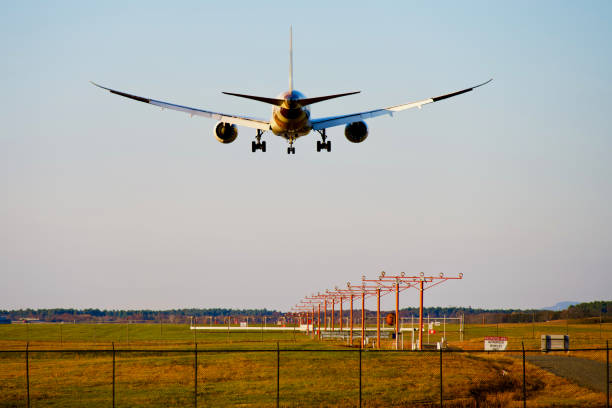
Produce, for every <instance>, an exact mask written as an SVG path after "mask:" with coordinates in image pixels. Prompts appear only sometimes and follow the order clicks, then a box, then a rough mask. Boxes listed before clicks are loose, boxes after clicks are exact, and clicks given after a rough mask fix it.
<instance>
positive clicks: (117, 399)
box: [0, 343, 610, 408]
mask: <svg viewBox="0 0 612 408" xmlns="http://www.w3.org/2000/svg"><path fill="white" fill-rule="evenodd" d="M291 346H292V345H291V344H289V343H276V346H275V347H273V348H265V349H203V348H199V349H198V345H197V343H196V345H195V346H194V347H193V348H180V349H138V350H137V349H119V348H115V347H114V345H113V346H112V347H110V348H107V349H87V350H82V349H74V350H68V349H63V350H43V349H30V348H29V347H27V348H26V349H25V350H23V349H22V350H3V351H0V361H1V367H0V407H19V406H23V407H41V406H66V407H71V406H75V407H76V406H88V407H97V406H105V407H108V406H112V407H128V406H130V407H133V406H147V407H157V406H159V407H167V406H184V407H188V406H193V407H197V406H201V407H204V406H215V407H223V406H252V407H259V406H262V407H280V406H282V407H294V406H295V407H297V406H331V407H334V406H338V407H347V406H353V407H390V406H399V407H437V406H440V407H453V408H459V407H527V406H529V407H550V406H564V407H572V406H575V407H608V408H609V406H610V405H609V404H610V361H609V358H610V350H609V347H608V346H606V347H605V348H583V349H571V350H570V351H569V352H567V351H553V352H547V353H543V352H541V351H540V350H534V349H529V350H524V349H522V348H521V349H513V350H506V351H493V352H486V351H477V350H469V351H464V350H437V351H401V350H400V351H394V350H381V351H377V350H367V351H366V350H361V349H355V348H348V347H346V348H330V349H299V348H291Z"/></svg>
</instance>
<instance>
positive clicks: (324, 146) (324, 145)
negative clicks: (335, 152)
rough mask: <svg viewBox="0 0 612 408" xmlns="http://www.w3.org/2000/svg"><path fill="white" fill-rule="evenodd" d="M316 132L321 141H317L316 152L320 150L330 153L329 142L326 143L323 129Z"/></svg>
mask: <svg viewBox="0 0 612 408" xmlns="http://www.w3.org/2000/svg"><path fill="white" fill-rule="evenodd" d="M317 132H319V134H320V135H321V139H323V140H322V141H319V140H317V152H320V151H321V150H327V151H328V152H331V140H330V141H328V142H326V140H327V135H326V134H325V129H321V130H317Z"/></svg>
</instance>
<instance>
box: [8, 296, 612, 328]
mask: <svg viewBox="0 0 612 408" xmlns="http://www.w3.org/2000/svg"><path fill="white" fill-rule="evenodd" d="M336 310H338V309H336ZM355 310H359V309H357V308H355ZM610 310H612V301H595V302H588V303H580V304H577V305H574V306H570V307H568V308H567V309H565V310H561V311H551V310H539V309H475V308H472V307H455V306H451V307H426V308H424V315H425V316H429V317H431V318H442V317H444V316H446V317H459V316H464V317H465V322H466V323H472V324H473V323H486V324H490V323H525V322H533V321H535V322H543V321H548V320H558V319H589V318H602V319H604V320H606V321H609V320H610V319H611V316H610V315H609V311H610ZM392 312H393V311H385V312H383V313H384V314H387V313H392ZM321 314H323V313H321ZM348 314H349V311H348V310H347V308H345V309H344V316H348ZM366 314H367V316H368V317H372V316H375V315H376V312H375V311H372V310H366ZM0 315H1V316H6V317H8V318H9V319H11V320H20V319H38V320H42V321H46V322H72V321H77V322H84V321H89V322H92V321H95V322H118V321H149V322H159V321H163V322H169V323H184V322H189V320H190V318H191V317H194V318H195V319H196V320H197V321H198V322H202V323H206V322H208V321H209V320H208V319H209V318H211V317H212V318H213V321H214V322H215V323H221V324H223V323H224V322H225V321H227V320H226V319H225V318H227V317H232V318H236V319H246V318H249V320H250V321H253V322H255V323H258V322H262V321H263V320H264V318H267V319H269V320H268V322H270V323H272V322H275V321H278V320H279V319H280V318H282V317H283V316H284V313H282V312H279V311H277V310H268V309H227V308H211V309H197V308H190V309H170V310H150V309H143V310H103V309H74V308H55V309H19V310H0ZM418 315H419V309H418V308H416V307H410V308H404V309H401V310H400V317H404V318H406V317H410V316H414V317H415V318H417V317H418Z"/></svg>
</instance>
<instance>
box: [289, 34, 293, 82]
mask: <svg viewBox="0 0 612 408" xmlns="http://www.w3.org/2000/svg"><path fill="white" fill-rule="evenodd" d="M289 92H293V27H292V26H289Z"/></svg>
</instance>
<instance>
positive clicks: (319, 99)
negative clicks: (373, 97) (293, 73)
mask: <svg viewBox="0 0 612 408" xmlns="http://www.w3.org/2000/svg"><path fill="white" fill-rule="evenodd" d="M359 92H361V91H355V92H347V93H341V94H335V95H326V96H317V97H315V98H304V99H298V100H297V103H299V104H300V105H301V106H306V105H312V104H313V103H317V102H323V101H326V100H328V99H334V98H340V97H341V96H347V95H355V94H358V93H359Z"/></svg>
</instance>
